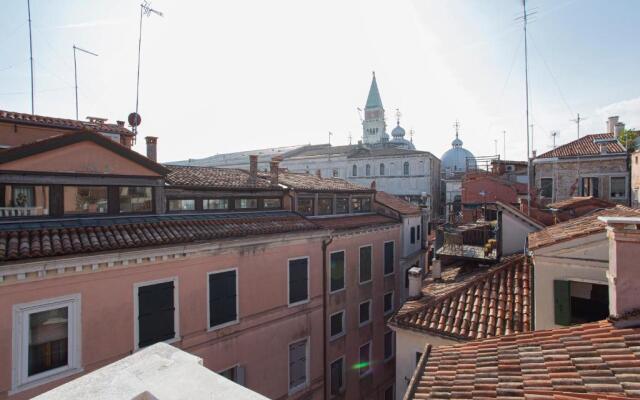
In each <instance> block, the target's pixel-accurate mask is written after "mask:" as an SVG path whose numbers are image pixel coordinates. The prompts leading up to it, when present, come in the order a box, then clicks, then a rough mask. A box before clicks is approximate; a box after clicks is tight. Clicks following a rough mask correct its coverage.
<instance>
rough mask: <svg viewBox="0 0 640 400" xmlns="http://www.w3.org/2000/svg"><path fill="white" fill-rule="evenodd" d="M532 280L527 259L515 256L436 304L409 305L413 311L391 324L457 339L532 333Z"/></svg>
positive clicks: (405, 313) (468, 282) (397, 316)
mask: <svg viewBox="0 0 640 400" xmlns="http://www.w3.org/2000/svg"><path fill="white" fill-rule="evenodd" d="M476 268H478V267H476ZM529 278H530V277H529V266H528V264H527V262H525V258H524V256H522V255H518V256H512V257H509V258H506V259H505V260H503V261H502V262H501V263H500V264H499V265H497V266H495V267H493V268H491V269H489V270H487V271H485V272H484V273H479V274H477V275H475V276H474V277H473V278H472V279H470V280H467V281H466V282H464V284H463V285H462V286H459V285H455V284H454V285H453V287H455V289H453V288H452V290H451V291H450V292H448V293H447V294H445V295H442V296H439V297H436V298H435V299H434V300H433V301H430V302H427V303H426V304H424V305H422V306H420V307H415V305H411V304H409V305H407V307H409V308H412V309H411V310H410V311H408V312H405V310H403V309H401V310H400V311H399V312H398V313H397V314H396V315H394V316H393V317H392V319H391V320H390V323H391V324H393V325H396V326H399V327H403V328H409V329H415V330H420V331H425V332H432V333H436V334H441V335H445V336H451V337H453V338H457V339H481V338H486V337H492V336H501V335H508V334H511V333H514V332H527V331H529V330H530V329H531V292H530V287H529ZM409 303H411V302H409ZM403 308H405V307H404V306H403ZM405 309H406V308H405Z"/></svg>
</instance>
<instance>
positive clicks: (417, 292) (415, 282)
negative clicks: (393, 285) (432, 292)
mask: <svg viewBox="0 0 640 400" xmlns="http://www.w3.org/2000/svg"><path fill="white" fill-rule="evenodd" d="M408 274H409V297H410V298H413V299H416V298H418V297H421V296H422V268H420V267H411V268H409V271H408Z"/></svg>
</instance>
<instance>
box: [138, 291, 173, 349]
mask: <svg viewBox="0 0 640 400" xmlns="http://www.w3.org/2000/svg"><path fill="white" fill-rule="evenodd" d="M174 312H175V308H174V304H173V281H171V282H164V283H158V284H155V285H148V286H142V287H140V288H138V328H139V329H138V330H139V331H138V347H145V346H149V345H152V344H154V343H157V342H162V341H165V340H169V339H173V338H174V337H175V328H174V322H175V319H174Z"/></svg>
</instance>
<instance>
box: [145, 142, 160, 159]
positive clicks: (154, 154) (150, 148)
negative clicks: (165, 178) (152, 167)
mask: <svg viewBox="0 0 640 400" xmlns="http://www.w3.org/2000/svg"><path fill="white" fill-rule="evenodd" d="M144 140H145V141H146V142H147V158H148V159H150V160H152V161H156V162H157V161H158V138H157V137H156V136H146V137H145V138H144Z"/></svg>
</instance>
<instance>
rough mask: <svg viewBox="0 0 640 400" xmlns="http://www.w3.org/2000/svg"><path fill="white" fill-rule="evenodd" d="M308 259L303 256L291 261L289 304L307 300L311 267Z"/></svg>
mask: <svg viewBox="0 0 640 400" xmlns="http://www.w3.org/2000/svg"><path fill="white" fill-rule="evenodd" d="M307 264H308V260H307V259H306V258H301V259H298V260H291V261H289V304H292V303H297V302H299V301H303V300H307V299H308V298H309V293H308V279H309V276H308V275H309V269H308V265H307Z"/></svg>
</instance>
